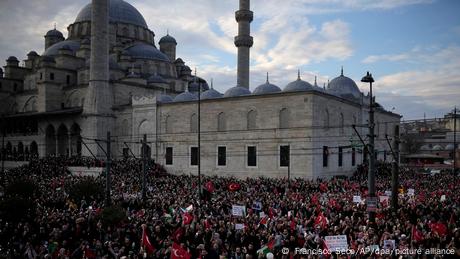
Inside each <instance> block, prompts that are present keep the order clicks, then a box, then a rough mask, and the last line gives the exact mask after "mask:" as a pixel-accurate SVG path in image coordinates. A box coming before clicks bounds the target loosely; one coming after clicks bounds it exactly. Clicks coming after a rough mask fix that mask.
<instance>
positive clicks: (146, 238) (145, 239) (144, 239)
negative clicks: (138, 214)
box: [142, 226, 155, 254]
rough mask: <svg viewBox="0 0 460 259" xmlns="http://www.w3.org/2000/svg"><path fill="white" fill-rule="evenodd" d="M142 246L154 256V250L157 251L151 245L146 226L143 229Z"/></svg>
mask: <svg viewBox="0 0 460 259" xmlns="http://www.w3.org/2000/svg"><path fill="white" fill-rule="evenodd" d="M142 246H143V247H144V249H145V251H146V252H147V254H153V250H155V248H154V247H153V245H152V243H150V239H149V236H147V230H146V227H145V226H144V227H142Z"/></svg>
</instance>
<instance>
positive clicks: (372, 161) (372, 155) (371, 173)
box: [361, 71, 375, 224]
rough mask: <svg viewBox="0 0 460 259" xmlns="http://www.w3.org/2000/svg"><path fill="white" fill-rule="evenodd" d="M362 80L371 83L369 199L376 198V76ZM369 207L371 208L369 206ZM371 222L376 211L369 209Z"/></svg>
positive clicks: (368, 76)
mask: <svg viewBox="0 0 460 259" xmlns="http://www.w3.org/2000/svg"><path fill="white" fill-rule="evenodd" d="M361 82H364V83H369V85H370V91H369V95H370V96H369V98H370V100H369V145H368V146H369V155H370V157H369V170H368V172H367V181H368V189H369V199H375V151H374V139H375V135H374V97H373V95H372V83H373V82H374V78H373V77H372V74H370V73H369V71H368V72H367V74H366V75H365V76H364V77H363V78H362V79H361ZM368 209H369V208H368ZM369 223H371V224H373V223H375V211H369Z"/></svg>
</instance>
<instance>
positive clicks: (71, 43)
mask: <svg viewBox="0 0 460 259" xmlns="http://www.w3.org/2000/svg"><path fill="white" fill-rule="evenodd" d="M65 45H67V46H68V47H69V48H70V49H71V50H72V52H73V54H75V52H76V51H77V50H78V49H79V48H80V42H78V41H76V40H65V41H61V42H58V43H56V44H53V45H52V46H51V47H49V48H47V49H46V50H45V52H43V54H42V55H43V56H55V55H58V54H59V49H61V47H63V46H65Z"/></svg>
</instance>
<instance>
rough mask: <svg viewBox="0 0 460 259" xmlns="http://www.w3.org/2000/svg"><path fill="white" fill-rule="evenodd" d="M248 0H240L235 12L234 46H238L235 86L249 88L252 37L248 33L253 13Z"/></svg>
mask: <svg viewBox="0 0 460 259" xmlns="http://www.w3.org/2000/svg"><path fill="white" fill-rule="evenodd" d="M249 2H250V0H240V9H239V10H238V11H236V12H235V19H236V21H237V22H238V35H237V36H236V37H235V46H236V47H237V48H238V68H237V86H241V87H244V88H247V89H249V48H251V47H252V44H253V39H252V37H251V35H250V33H251V26H250V23H251V22H252V20H253V18H254V14H253V12H252V11H251V10H249V5H250V4H249Z"/></svg>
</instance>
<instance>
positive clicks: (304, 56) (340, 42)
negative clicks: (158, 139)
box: [0, 0, 460, 119]
mask: <svg viewBox="0 0 460 259" xmlns="http://www.w3.org/2000/svg"><path fill="white" fill-rule="evenodd" d="M126 1H128V2H129V3H131V4H132V5H133V6H135V7H136V8H137V9H138V10H139V11H140V12H141V13H142V14H143V16H144V18H145V20H146V21H147V24H148V25H149V28H150V29H151V30H153V31H154V32H155V34H156V42H158V40H159V39H160V38H161V36H163V35H165V34H166V30H168V29H169V32H170V34H171V35H172V36H174V37H175V38H176V40H177V41H178V46H177V54H178V56H179V57H181V58H182V59H183V60H184V61H185V62H186V64H187V65H189V66H190V67H192V68H193V67H197V70H198V75H199V76H201V77H203V78H205V79H207V80H208V81H209V80H210V79H211V78H213V79H214V86H215V88H216V89H217V90H219V91H221V92H224V91H225V90H226V89H228V88H230V87H232V86H234V85H235V83H236V48H235V47H234V45H233V37H234V36H235V35H236V34H237V24H236V22H235V19H234V11H235V10H236V9H237V8H238V1H236V0H220V1H216V0H196V1H188V0H170V1H166V2H165V1H160V0H149V1H146V0H126ZM88 2H89V0H35V1H28V0H15V1H13V0H4V1H0V30H1V31H2V39H1V40H0V58H2V59H3V60H5V59H6V58H7V57H8V56H10V55H15V56H17V57H18V58H19V59H24V58H25V55H26V53H27V52H29V51H30V50H36V51H37V52H38V53H41V52H42V51H43V45H44V40H43V35H44V34H45V33H46V31H47V30H48V29H51V28H52V26H53V24H54V23H57V28H58V29H59V30H61V31H62V32H63V33H64V35H67V30H66V27H67V26H68V25H69V24H70V23H72V22H73V21H74V19H75V17H76V16H77V13H78V11H79V10H80V9H81V8H82V7H83V6H84V5H85V4H87V3H88ZM251 9H252V10H253V11H254V17H255V20H254V22H253V23H252V28H251V29H252V33H251V34H252V36H253V37H254V47H253V48H252V49H251V89H254V88H255V87H256V86H257V85H259V84H261V83H263V82H264V81H265V74H266V72H269V74H270V82H271V83H274V84H277V85H278V86H280V87H284V86H285V85H286V84H287V83H289V82H290V81H292V80H294V79H295V78H296V75H297V69H301V71H302V78H303V79H304V80H307V81H309V82H311V83H313V81H314V77H315V76H317V77H318V83H319V84H320V85H322V84H323V83H325V82H327V80H328V79H329V80H331V79H333V78H334V77H336V76H338V75H339V74H340V67H341V66H342V65H343V66H344V73H345V75H346V76H349V77H351V78H352V79H354V80H355V81H356V82H357V84H358V86H359V87H360V88H361V89H362V91H363V92H365V93H367V91H368V86H366V85H364V84H362V83H361V82H359V80H360V78H361V77H362V76H363V75H364V74H365V72H366V71H367V70H369V71H371V72H372V73H373V75H374V78H375V80H376V83H375V92H376V94H377V100H378V102H380V103H381V104H382V105H383V106H384V107H385V108H387V109H392V107H395V111H396V112H398V113H400V114H402V115H403V116H404V117H403V119H414V118H422V117H423V115H424V113H425V114H426V116H427V117H435V116H436V117H441V116H443V115H444V114H445V113H447V112H449V111H450V110H451V109H453V107H454V105H457V107H458V106H460V19H459V18H458V13H459V11H460V1H455V0H450V1H449V0H445V1H442V0H381V1H378V0H285V1H279V0H252V1H251Z"/></svg>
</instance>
